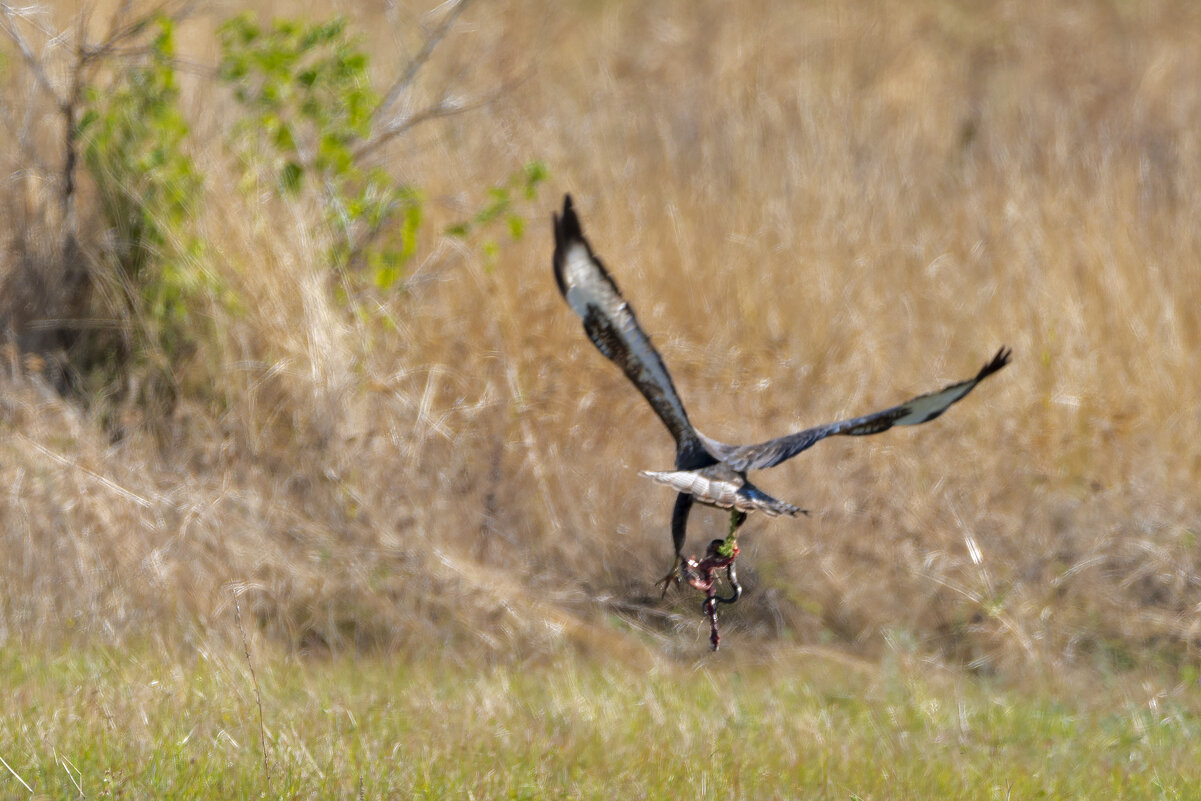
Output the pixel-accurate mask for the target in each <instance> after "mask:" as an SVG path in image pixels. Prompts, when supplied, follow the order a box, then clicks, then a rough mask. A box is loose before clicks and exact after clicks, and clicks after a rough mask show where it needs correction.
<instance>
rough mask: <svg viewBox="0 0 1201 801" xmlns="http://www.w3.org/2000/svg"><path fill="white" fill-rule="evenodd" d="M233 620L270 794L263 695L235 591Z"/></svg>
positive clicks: (269, 771)
mask: <svg viewBox="0 0 1201 801" xmlns="http://www.w3.org/2000/svg"><path fill="white" fill-rule="evenodd" d="M234 620H236V621H237V623H238V634H240V635H242V651H243V652H244V653H245V654H246V664H247V666H248V667H249V668H250V681H251V683H252V684H254V700H255V702H256V703H257V704H258V706H259V742H260V743H261V744H262V748H263V781H264V784H265V785H266V787H267V791H268V793H270V791H271V765H270V764H269V763H268V762H267V727H266V726H265V725H264V724H263V695H262V693H261V692H260V691H259V677H258V675H257V674H255V672H254V661H253V660H251V658H250V646H249V645H247V644H246V629H244V628H243V627H242V605H241V604H240V603H239V602H238V593H237V591H235V592H234Z"/></svg>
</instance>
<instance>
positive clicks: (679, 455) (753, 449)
mask: <svg viewBox="0 0 1201 801" xmlns="http://www.w3.org/2000/svg"><path fill="white" fill-rule="evenodd" d="M552 217H553V221H554V232H555V255H554V268H555V280H556V282H557V283H558V285H559V292H561V293H562V295H563V297H564V298H565V299H566V300H567V303H568V305H570V306H571V308H572V310H573V311H575V313H576V314H578V315H579V316H580V319H581V320H583V322H584V331H585V332H586V333H587V334H588V338H589V339H591V340H592V343H593V344H594V345H596V347H597V349H598V350H600V352H601V353H603V354H604V355H605V356H607V357H608V358H609V359H610V360H612V361H613V362H614V363H615V364H617V366H618V367H620V368H621V369H622V372H624V373H625V375H626V378H628V379H629V380H630V381H631V382H632V383H633V384H634V386H635V387H637V388H638V391H639V392H641V393H642V395H643V396H644V397H645V398H646V400H647V402H648V403H650V405H651V408H652V409H654V410H655V413H656V414H657V415H659V419H661V420H662V421H663V424H664V425H666V426H667V430H668V431H670V432H671V435H672V436H673V437H674V438H675V441H676V460H675V469H673V470H669V471H662V472H647V471H644V472H643V473H642V475H644V476H647V477H648V478H651V479H653V480H655V481H657V482H659V483H660V484H666V485H667V486H669V487H671V488H672V489H674V490H675V491H676V492H677V493H678V494H677V495H676V503H675V509H674V510H673V512H672V517H671V537H672V543H673V544H674V545H675V552H676V560H675V565H674V566H673V568H672V571H671V573H669V574H668V576H667V578H666V579H665V580H664V584H665V589H666V585H667V584H669V583H670V581H671V580H672V579H673V578H674V579H675V580H676V581H677V583H678V581H679V580H680V578H681V567H683V573H684V575H683V577H684V578H688V579H689V581H690V583H692V584H693V585H694V586H698V588H699V586H700V584H704V583H705V582H704V580H703V579H704V578H705V577H703V576H699V574H698V573H697V571H696V569H695V568H696V565H697V562H696V560H687V559H684V557H683V555H682V553H683V548H684V540H685V536H686V529H687V524H688V514H689V511H690V510H691V508H692V505H693V503H694V502H695V503H702V504H706V505H709V506H716V507H719V508H722V509H729V510H730V512H731V519H730V533H729V536H727V538H726V540H725V541H724V542H723V541H721V540H715V541H714V542H713V543H710V548H709V552H708V554H707V559H708V561H707V562H704V563H703V564H716V563H717V562H715V561H714V560H718V559H720V558H722V557H725V558H727V559H729V560H730V561H729V566H728V570H729V579H730V582H731V585H732V586H733V588H734V595H733V596H731V597H729V598H718V599H717V600H720V601H724V602H727V603H732V602H733V601H735V600H737V598H738V595H739V594H740V592H741V590H740V588H739V587H738V585H737V579H736V578H735V576H734V573H733V561H732V560H733V556H734V555H736V548H735V539H734V538H735V535H736V533H737V530H738V527H739V526H741V525H742V522H743V521H744V520H745V519H746V513H748V512H762V513H764V514H767V515H769V516H772V517H775V516H777V515H792V516H796V515H797V514H800V513H803V510H801V509H799V508H798V507H796V506H794V505H792V504H790V503H786V502H784V501H781V500H777V499H776V498H773V497H772V496H770V495H768V494H767V493H765V492H764V491H763V490H761V489H759V488H758V487H756V486H755V485H754V484H752V483H751V482H750V480H748V479H747V471H749V470H758V469H762V468H766V467H772V466H774V465H778V464H779V463H780V462H783V461H785V460H786V459H791V458H792V457H793V456H796V455H797V454H798V453H800V452H801V451H803V450H805V449H806V448H809V447H810V446H812V445H814V444H815V443H817V442H818V441H820V440H822V439H825V438H826V437H831V436H835V435H848V436H863V435H866V434H878V433H880V432H881V431H886V430H887V429H889V428H892V427H893V426H912V425H919V424H921V423H926V422H929V421H930V420H933V419H934V418H936V417H938V416H939V415H941V414H942V413H943V412H945V411H946V410H947V408H948V407H950V406H951V404H953V403H955V402H956V401H958V400H960V399H962V398H963V397H964V396H966V395H967V394H968V393H969V392H971V391H972V390H973V389H974V388H975V387H976V385H977V384H979V383H980V382H981V381H983V380H984V379H986V378H988V377H989V376H990V375H992V374H993V373H995V372H997V371H998V370H1000V369H1001V368H1002V367H1004V366H1005V365H1007V364H1008V363H1009V357H1010V354H1011V351H1010V350H1009V349H1008V348H1004V347H1002V348H1001V349H1000V350H998V351H997V354H996V356H994V357H993V358H992V360H991V361H989V362H988V363H987V364H985V365H984V366H983V367H981V368H980V371H979V372H977V373H976V375H974V376H973V377H971V378H969V379H967V380H966V381H960V382H958V383H955V384H951V385H950V386H948V387H945V388H943V389H941V390H939V391H938V392H931V393H929V394H926V395H919V396H917V397H916V398H913V399H912V400H908V401H905V402H904V403H902V404H900V405H899V406H893V407H892V408H889V409H884V410H883V411H879V412H873V413H872V414H867V415H864V416H862V417H855V418H852V419H850V420H843V421H840V422H837V423H827V424H826V425H820V426H816V427H814V428H807V429H805V430H804V431H798V432H796V433H793V434H788V435H786V436H783V437H777V438H776V439H770V440H767V441H766V442H760V443H757V444H754V445H727V444H726V443H724V442H718V441H717V440H714V439H710V438H709V437H706V436H705V435H704V434H702V433H700V432H699V431H697V430H696V428H695V427H694V426H693V425H692V423H691V422H690V421H689V420H688V414H687V412H685V411H684V404H683V403H682V402H681V401H680V396H679V395H678V394H677V393H676V388H675V385H674V384H673V383H672V380H671V375H670V374H669V373H668V372H667V367H665V366H664V364H663V359H662V358H661V357H660V356H659V352H658V351H657V350H655V346H654V345H652V344H651V341H650V339H649V338H648V337H647V335H646V333H645V332H643V330H642V328H641V327H640V326H639V325H638V320H637V318H636V317H635V316H634V310H633V309H632V308H630V304H629V303H627V302H626V300H625V298H623V297H622V295H621V291H620V290H619V289H618V288H617V284H616V283H614V281H613V278H612V277H611V276H610V275H609V272H608V270H606V269H605V266H604V264H602V263H601V260H600V259H599V258H598V257H597V256H596V254H595V253H594V252H593V250H592V247H591V246H590V245H589V244H588V240H587V239H585V238H584V233H583V230H582V228H581V227H580V219H579V217H578V216H576V212H575V209H574V207H573V206H572V202H571V195H567V196H565V197H564V199H563V214H562V216H560V215H558V214H554V215H552ZM701 572H704V571H703V570H702V571H701ZM709 578H711V576H709ZM693 579H697V580H696V581H694V580H693ZM698 582H700V584H698ZM710 583H711V582H710ZM706 586H707V585H706ZM714 608H715V607H714ZM714 636H715V637H716V630H715V631H714ZM715 647H716V643H715Z"/></svg>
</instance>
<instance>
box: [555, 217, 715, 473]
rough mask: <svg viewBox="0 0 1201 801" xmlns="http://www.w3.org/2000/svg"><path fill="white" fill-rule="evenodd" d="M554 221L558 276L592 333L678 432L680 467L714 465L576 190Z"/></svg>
mask: <svg viewBox="0 0 1201 801" xmlns="http://www.w3.org/2000/svg"><path fill="white" fill-rule="evenodd" d="M554 224H555V259H554V262H555V280H556V281H557V282H558V284H559V291H560V292H561V293H562V294H563V297H564V298H566V300H567V303H568V305H570V306H571V308H572V309H573V310H574V311H575V313H576V314H578V315H579V316H580V319H581V320H583V321H584V331H586V332H587V334H588V338H589V339H591V340H592V344H594V345H596V347H597V349H598V350H600V352H601V353H603V354H605V356H607V357H608V358H609V359H610V360H612V361H613V362H614V363H615V364H616V365H617V366H618V367H620V368H621V369H622V372H624V373H625V374H626V378H628V379H630V381H631V382H633V384H634V386H636V387H638V391H639V392H641V393H642V394H643V396H644V397H645V398H646V400H647V402H649V403H650V405H651V408H652V409H654V410H655V414H657V415H659V419H661V420H662V421H663V424H664V425H666V426H667V430H668V431H670V432H671V435H672V436H673V437H675V440H676V450H677V456H676V463H677V466H680V467H693V466H699V465H700V464H704V463H710V464H711V463H712V462H713V461H714V460H713V458H712V457H711V456H709V455H708V454H707V452H706V451H705V446H704V445H703V444H702V443H701V440H700V437H698V436H697V433H696V429H694V428H693V427H692V423H690V422H689V421H688V413H687V412H685V411H684V404H683V403H681V402H680V396H679V395H678V394H677V393H676V388H675V384H673V383H672V380H671V375H670V374H669V373H668V372H667V367H665V366H664V364H663V359H662V358H661V357H660V356H659V352H658V351H657V350H655V346H654V345H652V344H651V341H650V338H649V337H647V335H646V334H645V333H644V332H643V330H642V328H641V327H640V326H639V325H638V320H637V318H635V317H634V310H633V309H631V308H630V304H628V303H626V301H625V298H623V297H622V296H621V290H619V289H618V288H617V284H615V283H614V282H613V279H612V278H611V277H610V276H609V273H608V271H607V270H606V269H605V266H604V265H603V264H601V261H600V259H598V258H597V257H596V255H595V254H593V252H592V248H591V247H590V246H589V244H588V240H586V239H585V238H584V233H583V231H582V230H581V228H580V220H579V218H578V217H577V216H576V213H575V209H574V208H572V204H571V195H567V196H566V197H565V198H564V199H563V216H562V217H560V216H559V215H557V214H556V215H554Z"/></svg>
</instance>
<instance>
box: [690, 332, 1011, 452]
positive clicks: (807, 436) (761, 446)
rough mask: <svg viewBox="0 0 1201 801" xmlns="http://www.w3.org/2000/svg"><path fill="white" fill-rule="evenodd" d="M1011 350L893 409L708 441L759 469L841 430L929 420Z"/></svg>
mask: <svg viewBox="0 0 1201 801" xmlns="http://www.w3.org/2000/svg"><path fill="white" fill-rule="evenodd" d="M1011 353H1012V351H1011V350H1009V349H1008V348H1001V349H1000V350H999V351H997V355H996V356H994V357H993V359H992V361H990V362H989V363H988V364H986V365H984V366H983V367H981V368H980V372H978V373H976V375H975V376H974V377H973V378H969V379H968V380H966V381H960V382H959V383H957V384H951V385H950V386H948V387H946V388H944V389H942V390H939V391H938V392H931V393H929V394H927V395H919V396H917V397H916V398H914V399H913V400H910V401H906V402H905V403H902V404H901V405H900V406H893V407H892V408H891V409H884V410H883V411H879V412H875V413H874V414H868V415H864V416H863V417H856V418H853V419H851V420H843V421H841V422H838V423H828V424H826V425H824V426H817V427H815V428H809V429H806V430H804V431H798V432H797V433H795V434H789V435H787V436H783V437H777V438H776V439H771V440H768V441H767V442H760V443H758V444H757V445H741V446H736V445H726V444H724V443H720V442H713V441H711V440H707V442H706V444H707V445H708V447H709V450H710V451H712V452H713V454H714V455H715V456H717V457H718V458H720V459H721V460H722V461H723V462H725V463H726V464H727V465H729V466H730V467H731V468H732V469H733V470H738V471H746V470H759V469H762V468H765V467H772V466H773V465H777V464H779V463H780V462H783V461H784V460H786V459H791V458H792V457H793V456H796V455H797V454H798V453H800V452H801V451H803V450H805V449H806V448H808V447H810V446H811V445H813V444H814V443H816V442H818V441H820V440H823V439H825V438H826V437H832V436H835V435H837V434H844V435H848V436H856V437H857V436H864V435H866V434H877V433H879V432H881V431H886V430H888V429H890V428H892V427H893V426H915V425H919V424H921V423H926V422H929V421H930V420H933V419H934V418H936V417H938V416H939V415H940V414H942V413H943V412H945V411H946V410H947V409H948V408H949V407H950V406H951V404H953V403H955V402H956V401H958V400H959V399H961V398H963V397H964V396H965V395H967V394H968V393H969V392H971V391H972V390H973V389H974V388H975V386H976V385H977V384H979V383H980V382H981V381H983V380H984V379H986V378H988V377H989V376H990V375H992V374H993V373H995V372H997V371H998V370H1000V369H1001V368H1002V367H1004V366H1005V365H1007V364H1009V357H1010V354H1011ZM706 439H707V438H706Z"/></svg>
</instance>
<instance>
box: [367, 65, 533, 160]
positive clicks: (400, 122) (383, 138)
mask: <svg viewBox="0 0 1201 801" xmlns="http://www.w3.org/2000/svg"><path fill="white" fill-rule="evenodd" d="M527 77H528V75H520V76H518V77H516V78H514V79H512V80H510V81H506V82H505V83H503V84H501V85H500V86H498V87H496V88H495V89H494V90H492V91H491V92H489V93H488V94H486V95H483V96H481V97H477V98H475V99H473V100H465V101H464V100H456V99H455V98H452V97H449V96H443V98H442V99H441V100H439V101H438V102H437V103H434V104H433V105H430V106H426V107H425V108H423V109H421V110H420V111H416V112H414V113H412V114H410V115H408V116H406V117H402V118H400V119H397V120H395V121H394V122H392V123H390V124H389V125H388V126H386V127H385V128H383V129H381V130H380V131H378V132H377V133H376V134H375V135H374V136H372V138H371V139H370V140H368V141H366V142H364V143H363V144H362V145H360V146H359V147H358V148H356V149H355V151H354V156H355V158H356V159H358V158H364V157H366V156H368V155H370V154H372V153H374V152H375V151H376V150H379V149H380V148H381V147H383V146H384V145H386V144H388V143H389V142H391V141H392V140H393V139H396V138H397V137H398V136H400V135H401V134H404V133H408V132H409V131H411V130H412V129H414V128H416V127H417V126H419V125H422V124H424V123H427V122H433V121H434V120H442V119H446V118H447V117H456V116H458V115H459V114H466V113H467V112H469V111H476V110H478V109H481V108H485V107H487V106H490V105H491V104H493V103H495V102H496V101H497V100H499V99H500V98H501V97H502V96H503V95H505V94H508V93H509V92H510V91H511V90H512V89H513V87H514V86H517V85H518V84H520V83H521V82H523V81H524V80H525V79H526V78H527Z"/></svg>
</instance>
